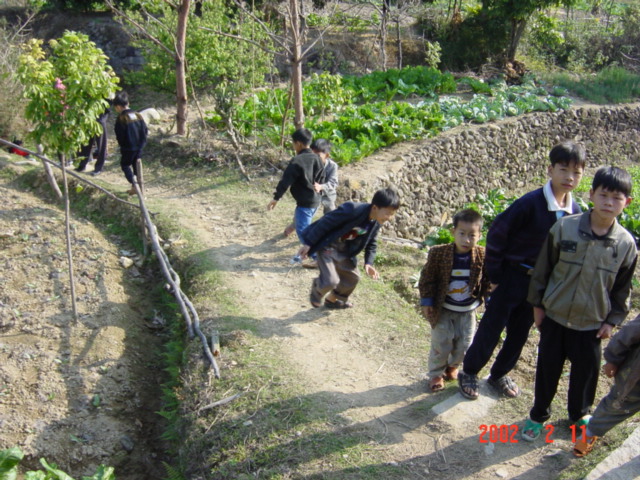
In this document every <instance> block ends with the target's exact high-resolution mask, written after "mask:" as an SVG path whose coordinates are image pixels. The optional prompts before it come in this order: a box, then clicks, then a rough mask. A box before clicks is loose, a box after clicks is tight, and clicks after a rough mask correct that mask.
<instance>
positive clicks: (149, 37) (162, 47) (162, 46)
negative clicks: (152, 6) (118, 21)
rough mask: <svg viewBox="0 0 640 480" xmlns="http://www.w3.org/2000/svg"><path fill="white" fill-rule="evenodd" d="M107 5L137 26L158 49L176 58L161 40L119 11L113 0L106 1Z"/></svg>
mask: <svg viewBox="0 0 640 480" xmlns="http://www.w3.org/2000/svg"><path fill="white" fill-rule="evenodd" d="M105 2H106V4H107V5H108V6H109V8H110V9H111V10H113V11H114V12H115V13H116V14H117V15H120V16H121V17H122V18H124V19H125V20H126V21H127V22H129V23H131V25H133V26H135V27H136V28H137V29H138V30H139V31H140V33H141V34H142V35H144V36H145V37H146V38H148V39H149V40H150V41H151V42H153V43H155V44H156V45H157V46H158V47H160V48H161V49H162V50H164V51H165V52H166V53H167V54H169V55H171V56H172V57H175V54H176V52H172V51H171V50H169V49H168V48H167V46H166V45H165V44H164V43H162V42H161V41H160V40H158V39H157V38H156V37H154V36H153V35H151V34H150V33H149V32H147V31H146V30H145V28H144V27H143V26H142V25H140V24H139V23H138V22H136V21H135V20H134V19H132V18H131V17H129V16H128V15H127V14H126V13H124V12H123V11H122V10H119V9H118V8H116V7H115V5H114V4H113V3H112V2H111V0H105Z"/></svg>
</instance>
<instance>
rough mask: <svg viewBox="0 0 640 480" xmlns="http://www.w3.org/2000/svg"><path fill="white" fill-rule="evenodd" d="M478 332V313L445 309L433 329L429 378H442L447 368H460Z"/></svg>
mask: <svg viewBox="0 0 640 480" xmlns="http://www.w3.org/2000/svg"><path fill="white" fill-rule="evenodd" d="M475 330H476V312H475V310H472V311H470V312H452V311H451V310H447V309H446V308H443V309H442V310H441V311H440V317H439V318H438V323H437V324H436V326H435V327H433V328H432V329H431V351H430V352H429V377H430V378H433V377H441V376H442V374H443V373H444V371H445V369H446V368H447V367H459V366H460V364H461V363H462V360H463V359H464V354H465V352H466V351H467V348H469V345H471V340H472V339H473V333H474V332H475Z"/></svg>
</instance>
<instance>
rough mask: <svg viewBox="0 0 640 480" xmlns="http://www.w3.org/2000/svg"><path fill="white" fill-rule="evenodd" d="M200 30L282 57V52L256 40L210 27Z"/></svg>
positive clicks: (284, 46)
mask: <svg viewBox="0 0 640 480" xmlns="http://www.w3.org/2000/svg"><path fill="white" fill-rule="evenodd" d="M198 28H200V29H201V30H206V31H208V32H212V33H215V34H216V35H220V36H221V37H228V38H233V39H235V40H242V41H243V42H247V43H250V44H251V45H255V46H256V47H258V48H260V49H261V50H262V51H264V52H266V53H269V54H271V55H282V52H276V51H275V50H271V49H268V48H266V47H265V46H263V45H260V44H259V43H258V42H256V41H255V40H251V39H249V38H244V37H241V36H240V35H233V34H231V33H225V32H221V31H219V30H213V29H212V28H209V27H198ZM282 46H283V48H286V49H287V53H289V50H288V47H287V46H286V45H284V44H282Z"/></svg>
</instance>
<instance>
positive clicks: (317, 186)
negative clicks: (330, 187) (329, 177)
mask: <svg viewBox="0 0 640 480" xmlns="http://www.w3.org/2000/svg"><path fill="white" fill-rule="evenodd" d="M313 189H314V190H315V191H316V192H318V193H320V192H321V191H322V185H321V184H319V183H318V182H316V183H314V184H313Z"/></svg>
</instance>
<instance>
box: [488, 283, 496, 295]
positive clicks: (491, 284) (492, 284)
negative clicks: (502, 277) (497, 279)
mask: <svg viewBox="0 0 640 480" xmlns="http://www.w3.org/2000/svg"><path fill="white" fill-rule="evenodd" d="M496 288H498V284H497V283H489V293H493V291H494V290H495V289H496Z"/></svg>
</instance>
